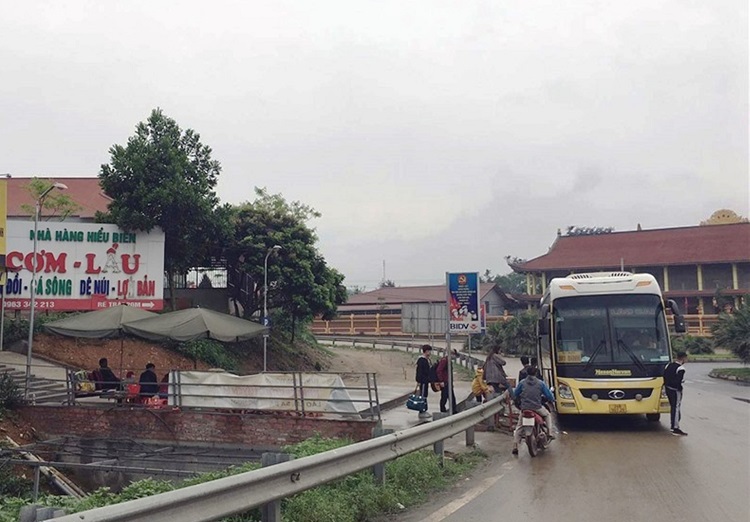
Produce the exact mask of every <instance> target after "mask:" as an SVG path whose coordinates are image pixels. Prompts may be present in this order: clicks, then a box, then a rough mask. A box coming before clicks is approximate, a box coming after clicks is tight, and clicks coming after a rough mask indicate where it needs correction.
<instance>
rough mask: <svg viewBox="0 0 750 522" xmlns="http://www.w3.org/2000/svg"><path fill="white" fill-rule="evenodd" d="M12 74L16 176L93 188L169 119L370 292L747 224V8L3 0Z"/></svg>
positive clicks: (8, 136)
mask: <svg viewBox="0 0 750 522" xmlns="http://www.w3.org/2000/svg"><path fill="white" fill-rule="evenodd" d="M0 71H2V73H1V74H0V172H2V173H5V172H8V173H11V174H12V175H13V176H16V177H25V176H41V177H45V176H50V177H54V176H81V177H84V176H96V175H97V174H98V173H99V169H100V166H101V164H102V163H106V162H108V161H109V153H108V150H109V147H110V146H111V145H113V144H115V143H118V144H124V143H125V142H126V141H127V139H128V137H129V136H130V135H132V134H133V131H134V128H135V125H136V124H137V123H138V122H139V121H143V120H145V119H146V118H147V117H148V115H149V113H150V111H151V110H152V109H153V108H155V107H161V108H162V109H163V110H164V112H165V113H166V114H167V115H168V116H170V117H172V118H174V119H175V120H176V121H177V122H178V123H179V125H180V126H181V127H183V128H192V129H194V130H196V131H197V132H199V133H200V134H201V137H202V140H203V142H204V143H205V144H207V145H209V146H210V147H212V148H213V154H214V158H215V159H217V160H219V161H220V162H221V164H222V167H223V173H222V175H221V177H220V180H219V184H218V194H219V196H220V198H221V199H222V201H223V202H228V203H233V204H237V203H241V202H243V201H248V200H252V199H253V198H254V192H253V187H255V186H259V187H266V188H267V189H268V190H269V191H270V192H271V193H281V194H282V195H283V196H284V197H285V198H286V199H287V200H289V201H292V200H298V201H302V202H303V203H306V204H309V205H311V206H312V207H314V208H315V209H317V210H318V211H320V212H321V213H322V214H323V217H322V218H320V219H317V220H315V221H314V222H312V223H311V224H312V226H314V227H315V228H316V230H317V232H318V235H319V237H320V242H319V248H320V251H321V252H322V254H323V255H324V256H325V258H326V259H327V260H328V262H329V264H330V265H331V266H333V267H335V268H337V269H338V270H340V271H341V272H343V273H344V275H345V276H346V281H345V282H346V284H347V285H357V286H360V287H366V288H367V289H373V288H376V287H377V284H378V282H379V281H380V280H381V279H382V278H383V275H384V265H385V277H386V278H387V279H391V280H393V281H395V282H396V284H398V285H414V284H437V283H441V282H443V281H444V277H445V276H444V274H445V272H446V271H451V272H453V271H464V270H465V271H469V270H475V271H480V272H483V271H484V270H485V269H488V268H489V269H490V270H492V271H493V272H494V273H507V272H508V271H509V268H508V266H507V264H506V262H505V260H504V259H503V258H504V256H506V255H512V256H517V257H522V258H533V257H537V256H539V255H542V254H544V253H545V252H546V251H547V249H548V247H549V246H550V245H551V243H552V242H553V241H554V239H555V236H556V233H557V230H558V228H562V229H565V228H566V227H567V226H568V225H578V226H612V227H615V229H616V230H618V231H624V230H633V229H635V228H636V226H637V225H638V224H639V223H640V224H641V225H642V226H643V228H657V227H671V226H688V225H696V224H698V223H699V222H700V221H701V220H704V219H707V218H708V217H709V216H710V215H711V213H712V212H713V211H715V210H717V209H719V208H730V209H733V210H734V211H736V212H737V213H739V214H741V215H743V216H748V214H750V212H749V208H748V207H749V206H750V187H749V185H750V180H749V175H748V2H747V0H711V1H705V0H700V1H691V0H673V1H658V0H648V1H628V2H602V1H600V0H595V1H594V0H592V1H575V0H572V1H570V2H560V1H559V0H555V1H536V0H531V1H530V0H490V1H467V0H460V1H454V2H438V1H405V0H397V1H374V2H363V1H355V0H344V1H340V2H327V1H321V0H316V1H303V0H299V1H295V2H282V1H278V0H273V1H268V2H259V1H252V0H247V1H241V2H240V1H238V2H220V1H216V2H205V1H202V2H196V1H192V0H181V1H155V0H149V1H134V0H128V1H121V2H103V1H100V0H96V1H61V0H55V1H49V2H38V1H33V0H30V1H25V2H4V5H3V8H2V16H0Z"/></svg>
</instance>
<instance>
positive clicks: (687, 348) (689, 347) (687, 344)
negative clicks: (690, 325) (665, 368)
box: [672, 335, 714, 354]
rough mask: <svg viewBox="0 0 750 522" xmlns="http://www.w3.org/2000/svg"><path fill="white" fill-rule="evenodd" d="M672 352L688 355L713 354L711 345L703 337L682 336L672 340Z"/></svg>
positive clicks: (708, 340)
mask: <svg viewBox="0 0 750 522" xmlns="http://www.w3.org/2000/svg"><path fill="white" fill-rule="evenodd" d="M672 352H674V353H677V352H686V353H690V354H699V353H714V347H713V343H712V342H711V340H710V339H706V338H705V337H696V336H693V335H683V336H681V337H673V338H672Z"/></svg>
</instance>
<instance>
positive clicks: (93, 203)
mask: <svg viewBox="0 0 750 522" xmlns="http://www.w3.org/2000/svg"><path fill="white" fill-rule="evenodd" d="M32 179H33V178H8V217H9V218H23V217H28V218H29V219H31V218H32V217H33V210H31V211H29V210H25V209H24V208H23V207H24V206H27V207H29V208H30V209H33V208H34V203H35V199H34V196H32V194H31V192H29V189H28V187H29V183H30V182H31V181H32ZM39 179H44V180H46V181H49V182H50V183H62V184H64V185H66V186H67V187H68V188H67V189H65V195H66V196H68V197H69V198H70V199H71V200H72V201H73V202H74V203H76V204H77V205H78V207H79V208H78V209H76V210H74V211H73V212H72V213H71V214H70V215H68V217H66V218H65V220H66V221H74V222H75V221H84V222H93V221H94V215H95V214H96V212H97V211H102V212H106V210H107V205H108V204H109V202H110V201H111V199H110V198H109V197H108V196H106V195H105V194H104V191H103V190H102V188H101V186H100V185H99V178H45V177H40V178H39Z"/></svg>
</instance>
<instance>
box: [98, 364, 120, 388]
mask: <svg viewBox="0 0 750 522" xmlns="http://www.w3.org/2000/svg"><path fill="white" fill-rule="evenodd" d="M96 371H97V375H96V383H95V384H96V389H97V390H116V389H117V388H119V387H120V379H118V378H117V376H116V375H115V372H113V371H112V370H110V368H109V362H108V361H107V358H106V357H102V358H101V359H99V369H98V370H96Z"/></svg>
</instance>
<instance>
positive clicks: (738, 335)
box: [711, 296, 750, 364]
mask: <svg viewBox="0 0 750 522" xmlns="http://www.w3.org/2000/svg"><path fill="white" fill-rule="evenodd" d="M749 300H750V296H746V297H745V298H744V301H745V303H744V304H743V305H742V306H740V307H739V308H737V309H736V310H735V311H734V312H732V313H722V314H719V320H718V322H717V323H716V324H715V325H713V326H712V327H711V332H712V333H713V335H714V343H716V346H721V347H723V348H728V349H729V350H731V351H732V353H734V354H735V355H736V356H737V357H739V358H740V360H741V361H742V362H744V363H746V364H750V305H749V304H748V301H749Z"/></svg>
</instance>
